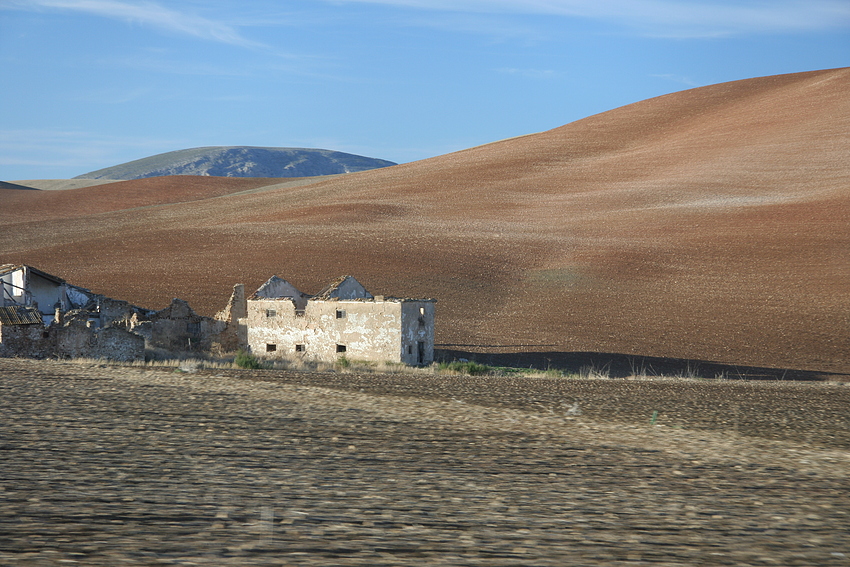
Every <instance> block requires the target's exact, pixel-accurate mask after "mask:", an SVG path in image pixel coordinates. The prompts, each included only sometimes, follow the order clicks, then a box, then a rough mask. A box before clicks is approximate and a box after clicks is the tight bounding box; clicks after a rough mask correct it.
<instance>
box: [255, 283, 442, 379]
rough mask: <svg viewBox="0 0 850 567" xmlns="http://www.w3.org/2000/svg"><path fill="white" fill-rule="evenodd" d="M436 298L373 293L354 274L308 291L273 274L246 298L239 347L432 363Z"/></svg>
mask: <svg viewBox="0 0 850 567" xmlns="http://www.w3.org/2000/svg"><path fill="white" fill-rule="evenodd" d="M435 303H436V300H434V299H402V298H395V297H384V296H373V295H372V294H371V293H369V292H368V291H366V289H365V288H364V287H363V286H362V285H361V284H360V282H358V281H357V280H356V279H354V278H353V277H352V276H343V277H341V278H339V279H337V280H336V281H335V282H333V283H332V284H331V285H329V286H328V287H326V288H325V289H323V290H322V291H321V292H319V293H318V294H317V295H315V296H309V295H307V294H304V293H302V292H300V291H298V289H296V288H295V286H293V285H292V284H290V283H289V282H287V281H286V280H283V279H281V278H278V277H277V276H272V278H270V279H269V281H267V282H266V283H265V284H263V286H261V287H260V289H258V290H257V292H256V293H254V294H253V295H252V296H251V297H250V298H248V299H247V300H246V309H245V311H246V313H247V315H246V317H245V318H244V319H240V320H239V325H240V327H241V333H242V336H243V339H242V342H241V346H242V348H246V349H247V350H250V351H251V352H252V353H254V354H255V355H257V356H261V357H265V358H304V359H309V360H319V361H326V362H334V361H336V360H338V359H339V358H340V357H343V356H345V357H346V358H349V359H352V360H363V361H375V362H399V363H404V364H410V365H425V364H430V363H431V362H433V361H434V304H435Z"/></svg>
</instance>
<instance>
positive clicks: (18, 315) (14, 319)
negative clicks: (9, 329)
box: [0, 305, 44, 325]
mask: <svg viewBox="0 0 850 567" xmlns="http://www.w3.org/2000/svg"><path fill="white" fill-rule="evenodd" d="M0 324H2V325H43V324H44V321H43V320H42V318H41V312H40V311H39V310H38V309H36V308H35V307H24V306H22V305H12V306H11V307H0Z"/></svg>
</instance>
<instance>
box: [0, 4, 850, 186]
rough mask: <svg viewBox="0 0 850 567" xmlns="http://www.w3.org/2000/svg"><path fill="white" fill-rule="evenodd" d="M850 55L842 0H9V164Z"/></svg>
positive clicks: (706, 78) (391, 154) (481, 117)
mask: <svg viewBox="0 0 850 567" xmlns="http://www.w3.org/2000/svg"><path fill="white" fill-rule="evenodd" d="M845 66H850V0H799V1H797V0H767V1H754V0H738V1H727V0H714V1H696V0H693V1H690V0H593V1H585V0H328V1H324V0H299V1H287V0H242V1H238V0H0V74H2V77H3V87H2V89H0V179H6V180H16V179H39V178H58V179H63V178H69V177H73V176H75V175H79V174H82V173H86V172H88V171H92V170H95V169H99V168H102V167H107V166H111V165H117V164H119V163H123V162H126V161H130V160H133V159H138V158H142V157H146V156H149V155H153V154H157V153H161V152H166V151H171V150H178V149H184V148H191V147H197V146H216V145H254V146H289V147H312V148H325V149H332V150H340V151H345V152H351V153H356V154H362V155H366V156H370V157H377V158H382V159H388V160H392V161H396V162H408V161H414V160H418V159H423V158H427V157H432V156H436V155H441V154H445V153H449V152H452V151H455V150H460V149H464V148H468V147H472V146H476V145H479V144H484V143H488V142H492V141H496V140H499V139H503V138H509V137H512V136H518V135H523V134H530V133H532V132H538V131H542V130H548V129H550V128H555V127H557V126H561V125H564V124H567V123H569V122H572V121H575V120H578V119H580V118H584V117H586V116H590V115H592V114H596V113H599V112H603V111H606V110H610V109H612V108H616V107H618V106H622V105H625V104H629V103H632V102H637V101H640V100H643V99H646V98H651V97H654V96H658V95H662V94H666V93H669V92H674V91H679V90H684V89H687V88H691V87H697V86H704V85H709V84H713V83H720V82H725V81H732V80H737V79H744V78H749V77H757V76H763V75H773V74H780V73H793V72H799V71H811V70H815V69H827V68H834V67H845Z"/></svg>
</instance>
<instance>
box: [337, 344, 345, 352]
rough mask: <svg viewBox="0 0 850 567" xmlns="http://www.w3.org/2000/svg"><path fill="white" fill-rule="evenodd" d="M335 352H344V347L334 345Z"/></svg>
mask: <svg viewBox="0 0 850 567" xmlns="http://www.w3.org/2000/svg"><path fill="white" fill-rule="evenodd" d="M336 351H337V352H345V345H336Z"/></svg>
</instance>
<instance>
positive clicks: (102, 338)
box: [92, 327, 145, 362]
mask: <svg viewBox="0 0 850 567" xmlns="http://www.w3.org/2000/svg"><path fill="white" fill-rule="evenodd" d="M92 356H93V358H105V359H108V360H118V361H121V362H133V361H136V360H144V359H145V339H144V337H141V336H140V335H137V334H135V333H131V332H129V331H125V330H124V329H121V328H119V327H106V328H103V329H98V330H97V331H96V332H95V333H94V340H93V342H92Z"/></svg>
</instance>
